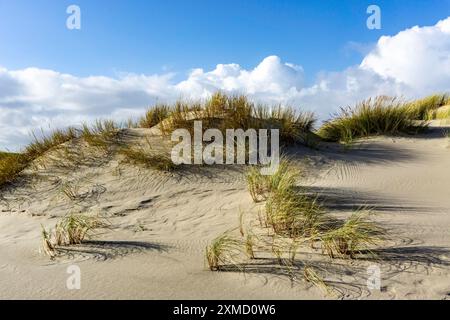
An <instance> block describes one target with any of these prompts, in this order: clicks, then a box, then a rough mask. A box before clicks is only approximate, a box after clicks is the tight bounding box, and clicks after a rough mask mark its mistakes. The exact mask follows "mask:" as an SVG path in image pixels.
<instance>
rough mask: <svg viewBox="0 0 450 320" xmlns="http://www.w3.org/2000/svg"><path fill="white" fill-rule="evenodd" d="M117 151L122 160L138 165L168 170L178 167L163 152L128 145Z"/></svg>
mask: <svg viewBox="0 0 450 320" xmlns="http://www.w3.org/2000/svg"><path fill="white" fill-rule="evenodd" d="M119 153H120V154H121V155H122V156H123V157H124V162H127V163H132V164H134V165H140V166H143V167H144V168H147V169H156V170H158V171H167V172H170V171H174V170H176V169H177V168H178V166H177V165H175V164H174V163H173V161H172V159H171V158H170V156H169V155H166V154H163V153H160V154H155V153H151V152H150V151H149V150H144V149H142V148H133V147H130V146H125V147H123V148H120V150H119Z"/></svg>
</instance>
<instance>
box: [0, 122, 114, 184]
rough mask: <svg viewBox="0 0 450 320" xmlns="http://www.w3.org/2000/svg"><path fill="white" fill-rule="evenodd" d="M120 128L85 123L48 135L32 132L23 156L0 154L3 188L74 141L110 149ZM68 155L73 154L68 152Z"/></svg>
mask: <svg viewBox="0 0 450 320" xmlns="http://www.w3.org/2000/svg"><path fill="white" fill-rule="evenodd" d="M119 129H120V127H119V126H118V125H117V124H116V123H115V122H113V121H111V120H107V121H100V120H98V121H96V122H95V124H94V125H93V126H88V125H87V124H84V125H83V127H82V129H81V130H79V129H76V128H74V127H68V128H66V129H56V130H53V131H52V132H50V133H48V134H46V133H44V132H43V131H41V133H40V134H36V133H32V137H33V139H32V141H31V142H30V143H29V144H28V145H27V146H26V147H25V148H24V149H23V151H21V152H19V153H5V152H2V153H0V187H2V186H4V185H6V184H8V183H11V182H13V181H14V180H15V179H16V178H17V177H18V176H19V175H20V174H21V172H22V171H23V170H24V169H26V168H27V167H28V166H29V165H30V164H31V163H32V162H33V161H35V160H36V159H38V158H40V157H42V156H43V155H44V154H45V153H47V152H48V151H50V150H52V149H55V148H57V147H60V146H61V145H62V144H64V143H66V142H68V141H71V140H73V139H78V138H83V139H84V140H85V141H86V142H87V143H88V144H89V145H90V146H95V147H100V148H103V149H107V148H108V147H109V146H110V145H111V144H113V143H116V142H117V139H116V138H117V134H118V132H119ZM67 156H69V154H68V153H67Z"/></svg>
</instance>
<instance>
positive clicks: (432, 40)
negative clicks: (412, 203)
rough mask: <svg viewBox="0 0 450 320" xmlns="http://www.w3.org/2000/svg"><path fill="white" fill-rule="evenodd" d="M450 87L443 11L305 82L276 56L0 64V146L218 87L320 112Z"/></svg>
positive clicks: (448, 34) (449, 35)
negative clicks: (159, 66) (131, 65)
mask: <svg viewBox="0 0 450 320" xmlns="http://www.w3.org/2000/svg"><path fill="white" fill-rule="evenodd" d="M449 88H450V17H449V18H447V19H445V20H442V21H440V22H438V23H437V24H436V25H434V26H427V27H418V26H416V27H413V28H410V29H407V30H404V31H402V32H400V33H398V34H396V35H394V36H383V37H381V38H380V39H379V41H378V42H377V44H376V46H375V47H374V48H373V49H372V50H371V51H370V52H369V53H368V54H367V55H366V56H365V57H364V59H363V60H362V62H361V64H360V65H356V66H351V67H349V68H347V69H345V70H342V71H341V72H322V73H321V74H319V75H317V78H316V80H315V82H314V84H313V85H309V86H307V85H305V83H304V72H303V68H302V67H301V66H299V65H295V64H292V63H286V62H283V61H282V60H281V59H280V58H279V57H277V56H269V57H267V58H265V59H264V60H263V61H262V62H261V63H260V64H259V65H257V66H256V67H255V68H254V69H251V70H246V69H244V68H242V67H241V66H239V65H238V64H235V63H233V64H219V65H217V66H216V68H215V69H214V70H210V71H205V70H203V69H194V70H192V71H191V72H190V73H189V74H188V76H187V77H186V79H185V80H183V81H179V82H176V81H174V74H162V75H150V76H149V75H137V74H128V75H124V76H122V77H119V78H109V77H102V76H91V77H76V76H73V75H69V74H63V73H59V72H56V71H52V70H44V69H38V68H28V69H23V70H7V69H4V68H0V149H9V150H18V149H20V147H21V146H23V145H24V144H26V143H27V142H28V141H29V140H30V132H31V131H32V130H40V129H43V130H47V129H49V128H57V127H64V126H68V125H79V124H80V123H81V122H83V121H92V120H94V119H96V118H114V119H117V120H126V119H128V118H130V117H133V116H134V117H135V116H137V115H139V114H142V113H143V112H144V111H145V109H146V108H147V107H148V106H149V105H151V104H154V103H156V102H173V101H175V100H177V99H202V98H206V97H208V96H209V95H210V94H211V93H213V92H215V91H218V90H221V91H224V92H229V93H242V94H246V95H248V96H249V97H250V98H251V99H253V100H255V101H257V102H264V103H270V104H278V103H281V104H289V105H292V106H294V107H300V108H301V109H304V110H309V111H314V112H316V114H317V115H318V116H319V117H320V118H322V119H324V118H326V117H327V116H328V115H329V114H330V113H332V112H333V111H335V110H337V109H338V108H339V107H341V106H347V105H352V104H354V103H355V102H357V101H360V100H362V99H365V98H368V97H370V96H375V95H397V96H404V97H406V98H414V97H418V96H421V95H426V94H430V93H433V92H441V91H449Z"/></svg>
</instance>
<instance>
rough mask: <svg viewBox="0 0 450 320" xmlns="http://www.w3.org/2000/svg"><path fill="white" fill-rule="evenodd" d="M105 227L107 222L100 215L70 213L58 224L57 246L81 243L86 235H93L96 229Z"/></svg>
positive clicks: (56, 232) (56, 228) (56, 231)
mask: <svg viewBox="0 0 450 320" xmlns="http://www.w3.org/2000/svg"><path fill="white" fill-rule="evenodd" d="M105 227H107V224H106V223H105V222H104V221H103V220H102V219H99V218H98V217H92V216H88V215H85V214H70V215H68V216H65V217H63V218H62V219H61V221H60V222H58V223H57V224H56V227H55V244H56V245H57V246H61V245H74V244H80V243H82V242H83V241H84V239H85V238H86V237H89V236H92V232H93V231H94V230H96V229H99V228H105Z"/></svg>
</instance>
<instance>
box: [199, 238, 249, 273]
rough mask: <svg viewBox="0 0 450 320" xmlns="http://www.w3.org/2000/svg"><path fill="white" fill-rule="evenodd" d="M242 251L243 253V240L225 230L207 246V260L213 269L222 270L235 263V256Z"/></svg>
mask: <svg viewBox="0 0 450 320" xmlns="http://www.w3.org/2000/svg"><path fill="white" fill-rule="evenodd" d="M240 253H242V243H241V241H239V240H238V239H235V238H234V237H232V236H231V235H230V234H229V233H228V232H225V233H224V234H222V235H220V236H219V237H217V238H215V239H214V240H213V241H212V242H211V244H209V245H208V246H207V247H206V251H205V255H206V262H207V264H208V267H209V269H210V270H211V271H220V270H221V268H222V267H224V266H227V265H230V264H235V262H234V258H235V257H236V256H237V255H239V254H240Z"/></svg>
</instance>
